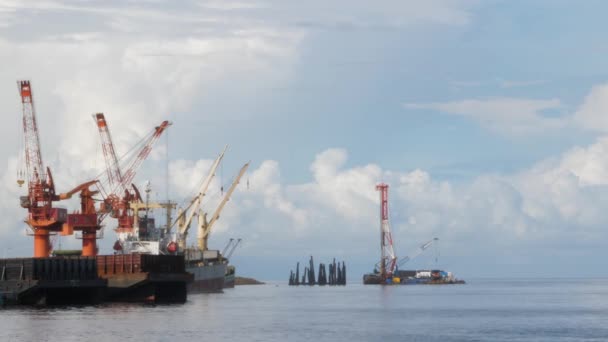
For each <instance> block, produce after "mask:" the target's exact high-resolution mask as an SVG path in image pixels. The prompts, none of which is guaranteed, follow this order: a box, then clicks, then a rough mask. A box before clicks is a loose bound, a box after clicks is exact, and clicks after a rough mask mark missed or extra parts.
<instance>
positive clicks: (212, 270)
mask: <svg viewBox="0 0 608 342" xmlns="http://www.w3.org/2000/svg"><path fill="white" fill-rule="evenodd" d="M186 272H189V273H191V274H192V275H193V280H192V282H191V283H189V284H188V286H187V289H188V293H218V292H222V289H223V288H224V284H225V276H226V264H223V263H217V264H208V263H203V262H190V263H189V265H188V266H186Z"/></svg>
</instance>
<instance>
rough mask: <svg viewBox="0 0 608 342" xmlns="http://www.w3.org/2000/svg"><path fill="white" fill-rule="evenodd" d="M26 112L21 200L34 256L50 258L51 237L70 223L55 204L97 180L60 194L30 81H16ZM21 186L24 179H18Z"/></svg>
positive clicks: (64, 210)
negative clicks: (43, 146) (48, 164)
mask: <svg viewBox="0 0 608 342" xmlns="http://www.w3.org/2000/svg"><path fill="white" fill-rule="evenodd" d="M17 86H18V90H19V95H20V96H21V104H22V109H23V137H24V141H25V165H26V170H27V175H26V176H27V182H28V184H27V185H28V195H27V196H22V197H21V206H22V207H23V208H26V209H27V210H28V217H27V219H26V220H25V222H26V223H27V224H28V226H30V228H31V229H32V231H33V235H34V257H35V258H44V257H48V256H49V254H50V252H51V244H50V235H51V234H56V233H57V232H60V231H62V229H63V228H64V224H65V223H66V221H67V217H68V215H67V210H66V209H63V208H53V202H56V201H60V200H64V199H68V198H70V197H72V195H73V194H75V193H76V192H78V191H81V190H82V189H84V188H87V187H89V186H90V185H92V184H93V183H95V181H91V182H87V183H83V184H81V185H79V186H77V187H76V188H74V189H73V190H71V191H69V192H67V193H62V194H59V195H57V194H56V193H55V184H54V183H53V176H52V174H51V170H50V168H48V167H47V168H46V169H45V168H44V164H43V163H42V153H41V151H40V137H39V133H38V124H37V122H36V109H35V106H34V97H33V92H32V87H31V85H30V81H17ZM17 183H18V184H19V185H20V186H21V185H22V184H23V183H24V180H23V179H19V180H17Z"/></svg>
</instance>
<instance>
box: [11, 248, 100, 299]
mask: <svg viewBox="0 0 608 342" xmlns="http://www.w3.org/2000/svg"><path fill="white" fill-rule="evenodd" d="M0 272H1V274H0V298H1V299H0V301H2V302H3V304H4V305H11V304H24V305H40V306H44V305H70V304H98V303H101V302H102V301H103V300H104V296H105V290H106V288H107V284H108V281H107V280H106V279H102V278H100V277H99V276H98V275H97V265H96V263H95V259H94V258H86V257H70V258H63V257H52V258H13V259H0Z"/></svg>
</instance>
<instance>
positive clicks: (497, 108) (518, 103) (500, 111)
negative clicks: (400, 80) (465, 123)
mask: <svg viewBox="0 0 608 342" xmlns="http://www.w3.org/2000/svg"><path fill="white" fill-rule="evenodd" d="M405 107H406V108H409V109H418V108H421V109H432V110H437V111H440V112H443V113H447V114H451V115H460V116H464V117H467V118H469V119H472V120H475V121H478V122H479V123H480V124H481V125H483V126H485V127H487V128H489V129H492V130H494V131H498V132H503V133H506V134H509V135H521V134H529V133H538V132H546V131H547V130H550V131H555V130H558V129H561V128H564V127H566V126H567V125H568V124H569V118H567V117H551V116H547V115H544V114H543V112H544V111H546V110H552V109H553V110H554V109H560V108H561V107H562V104H561V102H560V101H559V100H558V99H550V100H528V99H517V98H491V99H485V100H461V101H452V102H443V103H428V104H418V103H407V104H405Z"/></svg>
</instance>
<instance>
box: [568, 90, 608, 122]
mask: <svg viewBox="0 0 608 342" xmlns="http://www.w3.org/2000/svg"><path fill="white" fill-rule="evenodd" d="M606 113H608V84H601V85H597V86H595V87H593V88H592V89H591V92H590V93H589V94H588V95H587V96H586V97H585V100H584V101H583V104H582V105H581V107H580V108H579V109H578V110H577V111H576V113H574V120H575V121H576V122H577V123H578V124H579V125H581V126H582V127H584V128H586V129H588V130H593V131H600V132H602V133H606V132H608V115H607V114H606Z"/></svg>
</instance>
